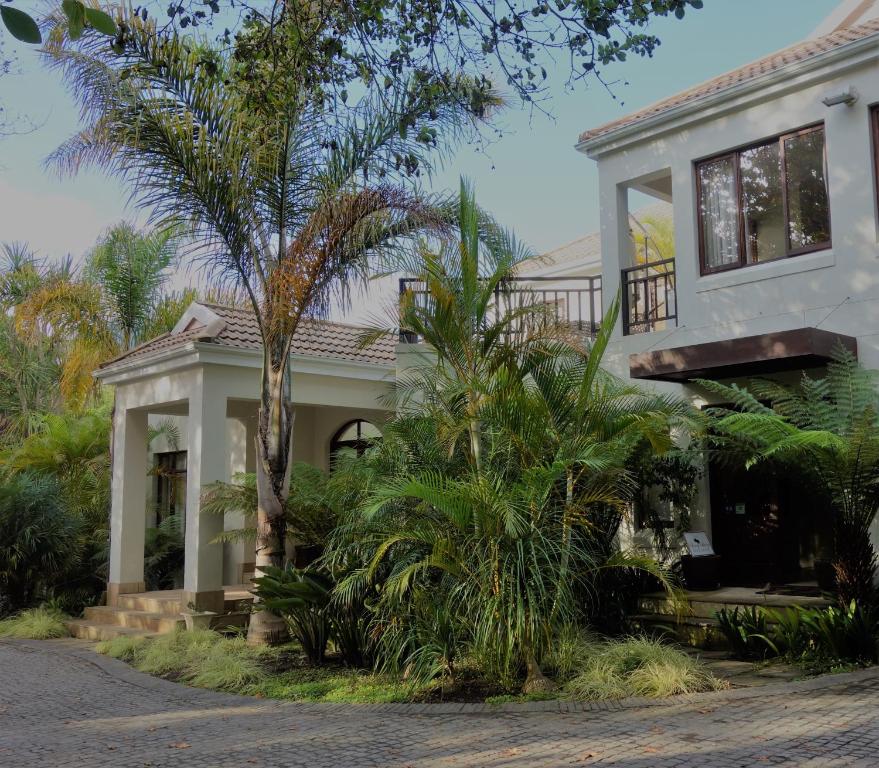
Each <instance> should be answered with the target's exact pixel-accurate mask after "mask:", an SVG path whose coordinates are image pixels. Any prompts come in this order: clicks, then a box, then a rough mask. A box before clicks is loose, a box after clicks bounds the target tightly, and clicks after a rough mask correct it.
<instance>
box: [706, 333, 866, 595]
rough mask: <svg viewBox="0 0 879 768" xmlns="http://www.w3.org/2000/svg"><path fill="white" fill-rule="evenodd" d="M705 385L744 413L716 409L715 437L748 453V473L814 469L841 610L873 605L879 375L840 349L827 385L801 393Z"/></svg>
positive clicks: (820, 381) (808, 385) (763, 384)
mask: <svg viewBox="0 0 879 768" xmlns="http://www.w3.org/2000/svg"><path fill="white" fill-rule="evenodd" d="M699 383H700V384H701V385H702V386H704V387H705V388H706V389H708V390H710V391H711V392H712V393H714V394H716V395H719V396H720V397H721V398H723V399H724V400H726V401H727V402H729V403H732V404H733V406H734V408H735V409H736V410H731V409H714V414H715V416H716V421H715V429H716V432H717V433H718V435H719V436H720V440H721V443H722V445H723V446H724V447H727V448H729V447H734V448H735V449H736V450H740V451H744V453H745V455H746V457H747V465H748V466H752V465H754V464H756V463H757V462H761V461H779V462H782V463H789V464H793V465H796V466H798V467H803V466H806V467H808V468H809V471H810V473H811V475H812V477H813V478H814V479H815V480H817V481H818V482H819V483H820V485H821V486H822V487H823V488H824V490H826V492H827V494H828V496H829V497H830V499H831V500H832V502H831V509H830V510H828V511H829V512H831V513H832V516H833V530H834V549H835V553H834V571H835V574H836V581H837V587H838V592H839V600H840V603H841V604H842V605H848V604H849V603H850V602H851V601H852V600H855V601H857V602H858V603H861V604H870V603H872V602H873V601H874V600H875V599H876V589H875V586H874V580H875V575H876V567H877V561H876V552H875V550H874V548H873V543H872V540H871V538H870V526H871V525H872V523H873V520H874V519H875V517H876V512H877V509H879V392H877V389H876V385H877V381H876V372H874V371H868V370H866V369H864V368H863V367H861V366H860V365H859V364H858V361H857V359H856V358H855V357H854V355H853V354H852V353H851V352H849V351H848V350H846V349H845V348H843V347H842V345H839V346H838V347H837V348H836V349H835V350H834V351H833V355H832V360H831V362H830V363H828V365H827V370H826V373H825V375H824V376H823V377H820V378H813V377H811V376H809V375H808V374H805V373H804V374H803V377H802V379H801V380H800V382H799V384H798V385H797V386H786V385H784V384H781V383H779V382H776V381H768V380H759V379H758V380H755V381H752V382H751V384H750V385H749V386H748V388H747V389H745V388H742V387H738V386H736V385H735V384H733V385H730V386H727V385H725V384H720V383H718V382H713V381H701V382H699ZM766 402H768V403H769V404H770V405H765V404H764V403H766Z"/></svg>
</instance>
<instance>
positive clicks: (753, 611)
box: [715, 605, 770, 659]
mask: <svg viewBox="0 0 879 768" xmlns="http://www.w3.org/2000/svg"><path fill="white" fill-rule="evenodd" d="M715 616H716V618H717V622H718V626H719V629H720V631H721V632H723V636H724V637H725V638H726V640H727V642H728V643H729V647H730V651H731V652H732V654H733V656H735V657H736V658H737V659H764V658H766V657H767V656H768V655H770V646H769V645H768V644H767V642H766V638H768V637H769V630H768V623H767V621H766V614H765V612H764V611H763V610H762V609H761V608H758V607H757V606H755V605H752V606H749V607H748V608H742V607H741V606H736V607H735V608H734V609H733V610H732V611H730V610H729V609H728V608H723V609H721V610H720V611H718V612H717V613H716V614H715Z"/></svg>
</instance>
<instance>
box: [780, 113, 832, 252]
mask: <svg viewBox="0 0 879 768" xmlns="http://www.w3.org/2000/svg"><path fill="white" fill-rule="evenodd" d="M784 159H785V170H786V171H787V207H788V219H789V220H788V227H789V231H790V247H791V250H797V249H798V248H806V247H808V246H810V245H815V244H817V243H826V242H828V241H829V240H830V206H829V204H828V202H827V184H826V183H825V179H824V131H823V130H817V131H809V132H808V133H801V134H800V135H799V136H791V137H790V138H788V139H785V141H784Z"/></svg>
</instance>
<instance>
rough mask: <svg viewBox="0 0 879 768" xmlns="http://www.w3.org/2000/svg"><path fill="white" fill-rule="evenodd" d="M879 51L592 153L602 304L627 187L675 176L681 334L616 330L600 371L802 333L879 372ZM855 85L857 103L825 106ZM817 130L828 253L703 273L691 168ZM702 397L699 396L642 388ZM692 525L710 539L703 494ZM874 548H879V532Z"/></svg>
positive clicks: (623, 370)
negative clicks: (834, 342)
mask: <svg viewBox="0 0 879 768" xmlns="http://www.w3.org/2000/svg"><path fill="white" fill-rule="evenodd" d="M877 54H879V50H877V46H875V45H874V46H873V47H872V49H871V50H869V51H866V52H862V53H860V54H858V55H856V56H853V57H852V58H851V59H849V60H847V61H844V62H839V61H838V62H837V63H835V64H833V65H832V66H827V67H824V68H823V69H820V70H814V71H810V72H808V73H804V74H797V73H792V74H791V75H790V77H789V78H787V79H786V80H785V81H783V82H781V83H777V84H775V85H771V86H767V87H766V88H765V89H763V90H761V91H760V92H758V93H756V94H753V93H752V94H748V95H742V96H730V97H729V99H728V101H727V103H726V104H723V105H720V106H718V105H714V106H711V107H710V108H708V107H706V109H705V110H704V112H703V113H701V114H698V115H695V116H677V117H673V118H672V117H670V118H669V120H668V121H667V122H666V123H665V124H664V125H661V126H656V125H654V126H651V127H650V128H649V130H648V129H645V130H644V131H643V132H641V133H640V134H637V133H636V134H632V135H630V136H629V137H626V138H619V139H618V140H614V139H612V138H611V139H609V140H606V141H605V142H603V143H602V144H600V145H597V146H596V145H593V146H592V147H590V148H589V153H590V154H591V155H592V156H593V157H594V158H595V159H596V160H597V162H598V171H599V184H600V205H601V235H602V266H603V269H602V280H603V283H604V286H605V296H608V297H610V296H613V295H614V294H615V293H616V291H617V290H618V288H619V286H620V270H621V269H623V268H625V267H627V266H631V265H632V256H631V247H630V245H629V236H628V227H627V224H626V222H627V216H628V210H627V207H628V202H627V199H628V193H627V189H629V188H634V187H636V186H639V184H638V182H639V180H642V179H644V178H650V177H655V176H656V175H658V174H668V173H670V174H671V184H672V197H673V200H672V202H673V207H674V214H673V216H674V229H675V253H676V256H675V271H676V285H677V313H678V323H677V327H676V328H671V329H667V330H662V331H656V332H653V333H644V334H637V335H632V336H625V337H624V336H623V335H622V329H621V327H620V326H618V327H617V329H616V336H615V339H614V342H613V343H612V345H611V346H610V348H609V350H608V353H607V356H606V361H605V362H606V365H607V367H608V368H609V369H610V370H612V371H613V372H614V373H616V374H618V375H620V376H622V377H624V378H628V375H629V355H630V354H632V353H639V352H646V351H655V350H661V349H667V348H671V347H679V346H685V345H689V344H698V343H702V342H710V341H719V340H724V339H730V338H740V337H745V336H752V335H757V334H763V333H769V332H778V331H784V330H791V329H796V328H804V327H817V328H821V329H824V330H827V331H831V332H834V331H835V332H838V333H841V334H845V335H848V336H853V337H855V338H856V339H857V342H858V355H859V358H860V360H861V362H862V363H863V364H864V365H866V366H867V367H871V368H879V224H877V208H876V186H875V185H876V180H875V178H874V176H875V174H874V168H875V165H874V155H873V151H874V149H873V146H872V136H871V125H870V114H869V108H870V106H871V105H873V104H876V103H879V61H877ZM850 88H854V89H855V90H856V91H857V93H858V94H859V99H858V101H857V102H856V103H855V104H854V105H853V106H844V105H840V106H835V107H826V106H825V105H824V104H823V103H822V99H823V98H825V97H827V96H830V95H834V94H838V93H840V92H843V91H846V90H849V89H850ZM821 122H823V124H824V127H825V138H826V153H827V185H828V191H829V199H830V214H831V229H832V238H833V247H832V249H829V250H824V251H819V252H815V253H811V254H806V255H802V256H796V257H791V258H788V259H782V260H779V261H775V262H767V263H763V264H758V265H753V266H748V267H745V268H741V269H737V270H731V271H729V272H726V273H721V274H715V275H709V276H701V275H700V268H699V250H698V222H697V216H696V205H697V200H696V180H695V162H696V161H698V160H700V159H703V158H706V157H710V156H712V155H717V154H721V153H723V152H726V151H729V150H732V149H735V148H737V147H741V146H743V145H747V144H750V143H756V142H759V141H760V140H762V139H765V138H769V137H772V136H773V135H777V134H780V133H786V132H788V131H791V130H795V129H797V128H800V127H804V126H807V125H812V124H816V123H821ZM647 386H654V387H655V388H656V389H660V390H664V391H670V392H675V393H679V394H682V395H686V396H688V397H691V398H694V399H696V398H698V397H699V396H700V394H701V393H699V392H697V391H696V390H695V388H693V387H689V386H682V385H680V384H673V383H656V384H647ZM699 504H700V514H696V515H695V516H694V519H693V528H703V529H706V530H709V531H710V514H709V511H708V498H707V488H703V493H702V494H701V497H700V502H699ZM875 527H876V531H875V532H874V540H877V541H879V537H877V535H876V534H879V525H877V526H875Z"/></svg>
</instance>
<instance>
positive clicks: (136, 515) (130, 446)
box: [107, 405, 148, 606]
mask: <svg viewBox="0 0 879 768" xmlns="http://www.w3.org/2000/svg"><path fill="white" fill-rule="evenodd" d="M147 469H148V467H147V412H146V411H134V410H129V409H127V408H124V407H119V406H118V405H117V408H116V411H115V413H114V415H113V471H112V479H111V483H112V485H111V494H110V496H111V506H110V578H109V581H108V582H107V605H111V606H114V605H116V603H117V600H118V597H119V595H124V594H131V593H133V592H143V591H144V589H145V587H144V580H143V547H144V533H145V529H146V498H147Z"/></svg>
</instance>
